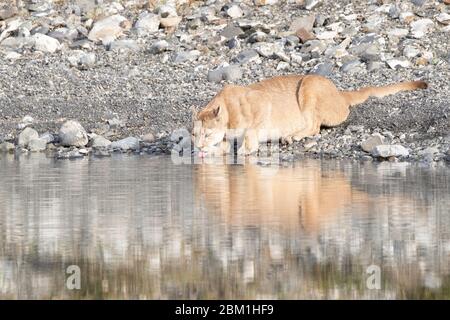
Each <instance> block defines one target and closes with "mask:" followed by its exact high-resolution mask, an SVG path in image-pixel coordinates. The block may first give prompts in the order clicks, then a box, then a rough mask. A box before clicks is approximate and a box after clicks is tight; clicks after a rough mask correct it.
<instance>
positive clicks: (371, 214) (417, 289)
mask: <svg viewBox="0 0 450 320" xmlns="http://www.w3.org/2000/svg"><path fill="white" fill-rule="evenodd" d="M1 157H2V158H0V179H1V180H0V298H22V299H36V298H52V299H63V298H65V299H67V298H76V299H78V298H87V299H92V298H120V299H131V298H143V299H197V298H198V299H222V298H226V299H228V298H235V299H244V298H245V299H246V298H252V299H253V298H269V299H271V298H279V299H297V298H304V299H321V298H331V299H339V298H350V299H368V298H381V299H389V298H397V299H403V298H450V210H449V207H450V169H449V168H448V167H437V168H429V167H421V166H418V165H411V164H406V163H381V164H372V163H366V164H362V163H357V162H348V161H313V160H308V161H301V162H297V163H294V164H290V165H286V166H282V167H270V166H269V167H265V166H259V165H251V164H247V165H211V164H209V165H206V164H204V165H187V164H183V165H175V164H173V163H172V161H171V159H170V157H150V156H127V155H120V156H113V157H111V158H101V159H100V158H97V159H96V158H91V159H89V160H88V159H82V160H76V161H69V160H64V161H57V160H54V159H50V158H46V157H45V156H44V155H31V156H22V157H20V158H15V159H14V158H13V157H12V156H5V155H3V156H1ZM71 265H76V266H78V267H79V268H80V269H79V270H80V274H81V280H80V285H81V288H80V289H79V290H77V289H75V290H70V289H69V288H68V287H67V279H68V277H69V276H70V274H68V273H66V271H67V268H68V267H69V266H71ZM374 266H375V267H374ZM374 268H375V269H376V268H379V270H380V277H379V279H380V289H376V288H373V286H370V285H369V286H368V285H367V279H368V278H369V277H370V276H371V275H372V274H371V273H370V272H372V271H373V270H375V269H374ZM367 271H370V272H369V273H368V272H367ZM371 283H372V282H371ZM372 284H373V283H372Z"/></svg>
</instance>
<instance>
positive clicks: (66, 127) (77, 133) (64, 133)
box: [58, 120, 89, 147]
mask: <svg viewBox="0 0 450 320" xmlns="http://www.w3.org/2000/svg"><path fill="white" fill-rule="evenodd" d="M58 134H59V138H60V142H61V145H63V146H66V147H71V146H74V147H84V146H85V145H87V143H88V141H89V140H88V136H87V133H86V130H84V128H83V126H82V125H81V124H80V123H79V122H77V121H74V120H69V121H66V122H65V123H64V124H63V125H62V126H61V129H59V133H58Z"/></svg>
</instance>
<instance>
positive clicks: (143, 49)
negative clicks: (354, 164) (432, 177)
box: [0, 0, 450, 163]
mask: <svg viewBox="0 0 450 320" xmlns="http://www.w3.org/2000/svg"><path fill="white" fill-rule="evenodd" d="M449 12H450V5H449V2H448V1H447V0H442V1H419V0H414V1H406V0H405V1H400V2H396V3H391V2H390V1H339V2H338V3H336V2H334V1H319V0H306V1H300V0H297V1H276V0H270V1H268V0H265V1H264V0H257V1H244V0H243V1H234V2H230V1H213V0H210V1H202V2H200V1H198V2H193V1H170V0H169V1H164V4H162V3H160V2H158V1H150V2H149V1H141V0H124V1H97V3H96V4H93V1H85V0H76V1H72V2H70V3H66V2H64V1H51V0H34V1H16V3H15V4H8V3H7V4H2V5H0V75H1V76H0V153H2V152H15V153H27V152H47V153H48V154H49V155H51V156H54V157H56V158H58V159H66V158H79V157H86V156H89V155H94V156H109V155H110V154H111V153H112V152H134V153H149V154H170V152H171V150H172V149H173V147H174V145H175V144H177V143H179V142H180V140H182V139H180V137H181V135H182V134H181V131H180V130H177V129H180V128H187V129H189V127H190V126H191V112H190V109H191V107H196V108H201V107H202V106H204V105H206V103H207V102H208V101H209V100H210V99H211V98H212V97H213V96H214V94H215V93H216V92H217V91H218V90H220V88H221V86H223V84H224V83H235V84H248V83H252V82H255V81H258V80H261V79H264V78H267V77H271V76H275V75H280V74H291V73H296V74H307V73H316V74H321V75H324V76H327V77H330V78H331V79H332V80H333V81H334V82H335V83H336V84H337V86H338V87H340V88H342V89H355V88H359V87H364V86H368V85H384V84H388V83H392V82H395V81H401V80H416V79H423V80H425V81H427V82H428V83H429V86H430V88H429V89H427V90H421V91H414V92H405V93H399V94H397V95H394V96H390V97H386V98H383V99H370V100H369V101H367V102H366V103H364V104H363V105H361V106H358V107H356V108H354V109H353V110H352V112H351V115H350V117H349V119H348V121H346V123H344V124H343V125H341V126H339V127H336V128H323V129H322V130H321V132H320V134H318V135H316V136H314V137H310V138H306V139H303V140H302V141H298V142H294V143H293V144H291V145H289V146H282V148H281V151H282V152H281V159H282V160H284V161H291V160H294V159H298V158H302V157H314V158H316V157H317V158H347V159H356V160H361V161H373V160H375V161H378V160H389V161H419V162H426V163H434V162H442V163H449V162H450V118H449V114H450V99H449V98H448V92H449V91H450V90H449V89H450V88H449V87H450V85H449V83H450V81H449V79H450V41H449V37H450V34H449V32H450V15H449ZM72 120H73V121H72Z"/></svg>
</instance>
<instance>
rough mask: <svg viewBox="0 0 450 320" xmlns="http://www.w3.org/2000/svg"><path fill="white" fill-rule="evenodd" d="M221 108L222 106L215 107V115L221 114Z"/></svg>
mask: <svg viewBox="0 0 450 320" xmlns="http://www.w3.org/2000/svg"><path fill="white" fill-rule="evenodd" d="M221 110H222V108H221V107H220V106H217V107H215V108H214V110H213V115H214V117H217V116H218V115H219V114H220V111H221Z"/></svg>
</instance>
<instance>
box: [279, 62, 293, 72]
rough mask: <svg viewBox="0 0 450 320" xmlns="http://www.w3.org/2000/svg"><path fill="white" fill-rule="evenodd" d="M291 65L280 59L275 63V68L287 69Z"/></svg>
mask: <svg viewBox="0 0 450 320" xmlns="http://www.w3.org/2000/svg"><path fill="white" fill-rule="evenodd" d="M290 67H291V65H290V64H289V63H288V62H285V61H280V62H279V63H278V65H277V68H276V70H277V71H280V70H289V68H290Z"/></svg>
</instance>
